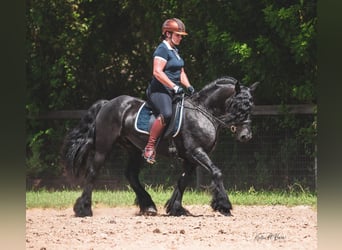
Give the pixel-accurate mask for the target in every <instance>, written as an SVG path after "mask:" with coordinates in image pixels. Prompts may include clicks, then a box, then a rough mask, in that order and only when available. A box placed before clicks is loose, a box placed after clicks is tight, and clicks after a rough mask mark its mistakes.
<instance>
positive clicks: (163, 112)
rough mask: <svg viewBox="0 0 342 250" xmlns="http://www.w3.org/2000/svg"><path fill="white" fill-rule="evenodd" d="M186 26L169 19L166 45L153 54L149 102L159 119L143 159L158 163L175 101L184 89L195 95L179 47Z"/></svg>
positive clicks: (164, 32) (165, 25)
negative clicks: (160, 142) (160, 141)
mask: <svg viewBox="0 0 342 250" xmlns="http://www.w3.org/2000/svg"><path fill="white" fill-rule="evenodd" d="M186 35H187V33H186V32H185V25H184V23H183V22H182V21H181V20H179V19H178V18H171V19H167V20H166V21H165V22H164V23H163V25H162V40H163V41H162V42H161V43H160V44H159V46H158V47H157V49H156V50H155V51H154V53H153V77H152V80H151V82H150V84H149V86H148V90H147V93H148V94H147V95H148V96H147V98H148V100H149V102H150V103H152V105H153V111H154V112H155V115H156V116H157V118H156V119H155V121H154V123H153V124H152V126H151V129H150V136H149V139H148V142H147V145H146V147H145V149H144V152H143V157H144V158H145V159H146V161H147V162H148V163H150V164H153V163H155V157H156V152H155V151H156V149H155V145H156V142H157V140H158V138H159V137H160V135H161V134H162V132H163V130H164V128H165V127H166V125H167V124H168V123H169V122H170V120H171V116H172V97H173V96H174V95H175V94H181V93H183V92H184V90H183V88H182V86H181V85H183V86H184V87H185V88H186V89H187V91H188V93H189V94H190V95H192V94H193V93H194V92H195V90H194V88H193V87H192V86H191V84H190V82H189V80H188V77H187V75H186V73H185V71H184V61H183V59H182V58H181V57H180V56H179V54H178V49H177V48H176V46H177V45H179V44H180V42H181V41H182V37H183V36H186Z"/></svg>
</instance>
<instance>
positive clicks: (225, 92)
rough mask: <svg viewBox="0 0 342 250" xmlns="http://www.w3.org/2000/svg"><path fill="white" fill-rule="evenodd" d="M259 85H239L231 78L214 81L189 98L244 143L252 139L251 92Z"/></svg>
mask: <svg viewBox="0 0 342 250" xmlns="http://www.w3.org/2000/svg"><path fill="white" fill-rule="evenodd" d="M258 84H259V83H258V82H256V83H254V84H252V86H250V87H245V86H242V85H240V83H239V81H238V80H236V79H235V78H233V77H230V76H226V77H221V78H218V79H216V80H215V81H213V82H211V83H210V84H208V85H206V86H205V87H204V88H203V89H202V90H200V91H199V92H197V93H196V94H195V95H193V96H192V97H191V99H192V101H193V102H194V103H196V104H200V105H203V106H204V107H206V109H207V110H208V111H210V113H211V114H212V115H213V116H215V117H217V118H219V119H220V120H221V121H222V122H221V124H222V123H224V124H225V126H228V127H230V129H231V131H232V132H233V134H234V135H235V137H236V139H238V140H239V141H242V142H245V141H248V140H250V139H251V138H252V130H251V119H250V116H251V112H252V107H253V98H252V92H253V91H254V90H255V89H256V87H257V85H258Z"/></svg>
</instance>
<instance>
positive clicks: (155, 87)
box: [151, 41, 184, 92]
mask: <svg viewBox="0 0 342 250" xmlns="http://www.w3.org/2000/svg"><path fill="white" fill-rule="evenodd" d="M166 43H167V42H166V41H163V42H162V43H160V44H159V45H158V47H157V49H156V50H155V51H154V53H153V58H155V57H159V58H161V59H164V60H165V61H166V65H165V68H164V72H165V74H166V75H167V76H168V77H169V79H170V80H171V81H172V82H173V83H175V84H177V85H180V74H181V69H182V68H183V67H184V60H183V59H182V58H181V57H180V56H179V54H178V50H177V49H176V48H171V47H169V46H168V45H167V44H166ZM165 88H167V87H166V86H164V85H163V84H162V83H160V82H159V81H158V80H157V79H156V78H155V77H153V78H152V81H151V91H152V92H155V91H162V90H165Z"/></svg>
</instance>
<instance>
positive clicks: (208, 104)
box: [62, 77, 258, 217]
mask: <svg viewBox="0 0 342 250" xmlns="http://www.w3.org/2000/svg"><path fill="white" fill-rule="evenodd" d="M257 84H258V83H254V84H253V85H252V86H251V87H245V86H240V84H239V82H238V81H237V80H236V79H234V78H232V77H222V78H219V79H217V80H215V81H213V82H211V83H210V84H208V85H207V86H205V87H204V88H203V89H202V90H200V91H199V92H197V93H195V94H194V95H193V96H191V97H186V98H185V101H184V119H183V122H182V127H181V129H180V131H179V133H178V135H177V136H176V137H175V138H173V144H174V146H175V147H176V150H177V154H178V157H180V158H182V159H183V173H182V174H181V176H180V178H179V180H178V182H177V186H176V187H175V189H174V191H173V194H172V196H171V198H170V199H169V200H168V201H167V203H166V205H165V206H166V212H167V214H169V215H173V216H180V215H190V213H189V211H188V210H186V209H185V208H184V207H183V206H182V198H183V193H184V190H185V188H186V187H187V184H188V181H189V178H190V177H191V176H192V175H193V174H194V170H195V168H196V167H198V166H200V167H203V168H205V169H206V170H208V171H209V172H210V174H211V177H212V201H211V207H212V208H213V210H215V211H219V212H221V213H222V214H224V215H230V214H231V213H230V210H231V209H232V205H231V203H230V201H229V198H228V195H227V193H226V191H225V188H224V186H223V181H222V173H221V170H220V169H219V168H218V167H217V166H216V165H215V164H214V163H213V162H212V161H211V160H210V158H209V156H208V153H210V152H211V151H212V150H213V149H214V146H215V144H216V141H217V137H218V131H219V129H220V128H222V127H229V128H231V130H232V132H233V133H234V134H235V137H236V139H238V140H239V141H242V142H246V141H248V140H249V139H251V138H252V132H251V118H250V115H251V109H252V106H253V101H252V94H251V93H252V92H253V91H254V90H255V88H256V86H257ZM143 102H144V101H143V100H140V99H137V98H134V97H131V96H127V95H122V96H118V97H116V98H114V99H112V100H100V101H97V102H96V103H94V104H93V105H92V106H91V107H90V108H89V110H88V111H87V114H85V115H84V117H83V118H82V119H81V121H80V123H79V125H78V126H77V127H76V128H74V129H72V130H71V131H70V132H69V133H68V134H67V135H66V137H65V140H64V144H63V147H62V160H63V163H64V164H65V167H66V170H67V172H68V173H69V174H71V175H72V176H75V177H80V176H82V177H84V178H85V179H84V180H85V183H84V189H83V192H82V195H81V196H80V197H79V198H78V199H77V201H76V203H75V205H74V212H75V215H76V216H80V217H83V216H92V209H91V205H92V191H93V185H94V182H95V180H96V177H97V175H98V173H99V170H100V168H101V167H102V165H103V163H104V161H105V159H106V157H107V156H108V154H109V152H110V151H111V150H112V147H113V146H114V144H121V145H122V146H124V147H125V148H127V150H128V152H129V154H128V156H129V159H128V164H127V167H126V169H125V176H126V178H127V179H128V181H129V184H130V185H131V187H132V188H133V190H134V192H135V194H136V202H137V204H138V205H139V207H140V213H141V214H145V215H156V214H157V208H156V206H155V203H154V202H153V201H152V198H151V196H150V195H149V194H148V193H147V192H146V190H145V189H144V187H143V186H142V184H141V183H140V181H139V172H140V169H141V168H142V166H143V164H144V159H143V158H142V156H141V154H142V150H143V148H144V147H145V144H146V142H147V139H148V135H146V134H142V133H139V132H137V131H136V130H135V128H134V122H135V119H136V116H137V111H138V109H139V107H140V106H141V105H142V103H143ZM159 154H161V155H166V156H168V155H170V154H169V141H168V140H162V141H161V142H160V144H159V146H158V149H157V155H159Z"/></svg>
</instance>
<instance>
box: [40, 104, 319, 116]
mask: <svg viewBox="0 0 342 250" xmlns="http://www.w3.org/2000/svg"><path fill="white" fill-rule="evenodd" d="M315 107H316V105H313V104H301V105H286V106H282V105H256V106H254V108H253V111H252V114H253V115H282V114H286V113H289V114H303V115H305V114H311V115H312V114H314V113H315ZM85 112H86V110H59V111H50V112H48V113H45V114H40V115H39V116H37V117H35V119H80V118H81V117H82V115H83V114H85Z"/></svg>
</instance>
